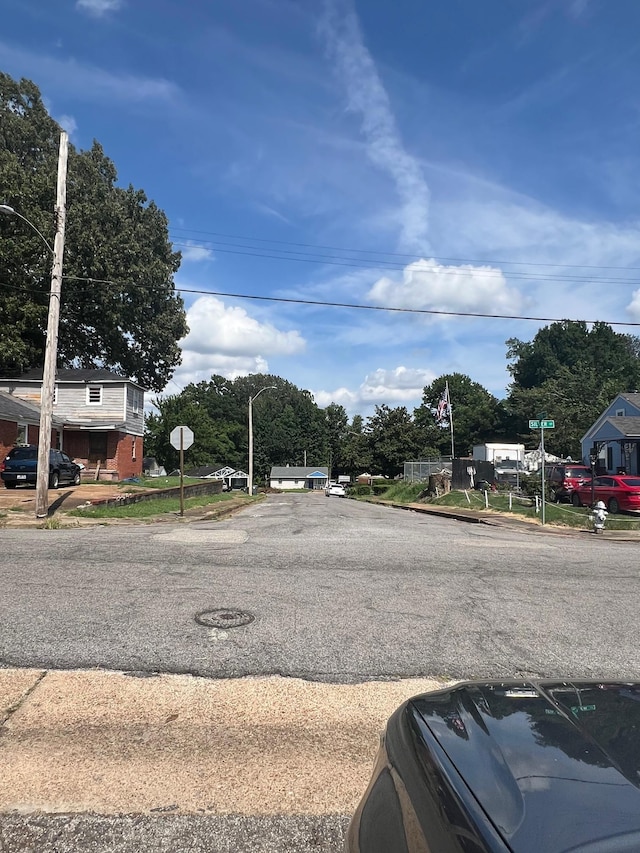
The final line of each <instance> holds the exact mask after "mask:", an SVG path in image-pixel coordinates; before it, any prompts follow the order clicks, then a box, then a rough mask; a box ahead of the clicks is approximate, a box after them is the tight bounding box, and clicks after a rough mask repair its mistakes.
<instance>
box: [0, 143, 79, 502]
mask: <svg viewBox="0 0 640 853" xmlns="http://www.w3.org/2000/svg"><path fill="white" fill-rule="evenodd" d="M68 151H69V136H68V134H67V133H66V131H64V130H63V131H61V133H60V149H59V153H58V182H57V186H56V206H55V213H56V236H55V240H54V243H53V246H51V245H50V244H49V241H48V240H47V238H46V237H45V236H44V234H42V233H41V232H40V231H39V229H38V228H36V226H35V225H34V224H33V222H31V221H30V220H29V219H27V217H26V216H23V215H22V214H21V213H18V211H17V210H14V209H13V208H12V207H11V206H10V205H8V204H1V205H0V213H4V214H7V215H9V216H17V217H18V218H19V219H22V220H23V221H24V222H26V223H27V225H29V227H30V228H32V229H33V230H34V231H35V232H36V234H37V235H38V236H39V237H40V239H41V240H42V241H43V242H44V244H45V246H46V247H47V249H49V251H50V252H51V254H52V255H53V263H52V266H51V291H50V294H49V313H48V316H47V340H46V344H45V349H44V366H43V369H42V390H41V392H40V429H39V433H38V469H37V474H36V518H46V516H47V515H48V514H49V452H50V450H51V421H52V419H53V393H54V390H55V385H56V360H57V353H58V326H59V323H60V291H61V289H62V256H63V254H64V227H65V222H66V198H67V155H68Z"/></svg>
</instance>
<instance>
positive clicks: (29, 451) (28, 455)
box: [9, 447, 36, 459]
mask: <svg viewBox="0 0 640 853" xmlns="http://www.w3.org/2000/svg"><path fill="white" fill-rule="evenodd" d="M35 457H36V451H35V449H34V448H33V447H16V448H14V449H13V450H12V451H11V453H9V459H35Z"/></svg>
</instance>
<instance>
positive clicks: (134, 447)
mask: <svg viewBox="0 0 640 853" xmlns="http://www.w3.org/2000/svg"><path fill="white" fill-rule="evenodd" d="M41 388H42V370H31V371H28V372H27V373H23V374H22V375H20V376H16V377H12V378H5V377H0V392H2V391H3V392H5V393H4V394H3V395H2V397H3V399H6V397H7V396H10V397H12V398H14V400H15V402H16V403H18V401H25V402H26V403H27V404H29V405H30V406H31V407H32V408H33V409H35V410H36V411H37V413H38V420H37V421H36V423H39V404H40V392H41ZM53 418H54V422H55V424H56V427H57V429H56V431H55V432H56V440H55V441H54V440H53V438H52V442H53V446H57V447H59V448H61V449H63V450H64V451H65V452H66V453H68V454H69V456H71V457H72V458H73V459H75V460H76V461H77V462H82V463H83V464H84V465H85V466H86V470H85V472H84V476H85V477H86V478H87V479H93V478H95V477H96V476H97V475H99V478H100V479H103V480H123V479H126V478H127V477H137V476H140V475H141V473H142V456H143V451H142V441H143V433H144V389H143V388H141V387H140V386H139V385H137V384H136V383H135V382H133V381H132V380H131V379H127V378H126V377H124V376H119V375H118V374H117V373H112V372H111V371H109V370H104V369H100V368H98V369H83V368H67V369H63V368H61V369H59V370H58V371H57V372H56V385H55V392H54V400H53ZM32 425H33V424H32V423H29V427H31V426H32ZM33 438H35V440H37V432H36V433H33V432H32V431H29V432H28V436H27V441H28V443H34V440H33Z"/></svg>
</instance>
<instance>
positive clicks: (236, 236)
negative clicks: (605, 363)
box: [170, 226, 640, 270]
mask: <svg viewBox="0 0 640 853" xmlns="http://www.w3.org/2000/svg"><path fill="white" fill-rule="evenodd" d="M170 230H171V231H174V232H175V231H184V232H186V233H187V234H208V235H209V236H212V237H224V238H225V239H228V240H248V241H250V242H254V243H273V244H277V245H282V246H298V247H301V248H306V249H326V250H328V251H332V252H359V253H362V254H367V255H386V256H387V257H398V258H414V259H415V254H410V253H408V252H381V251H379V250H378V249H356V248H353V247H346V246H326V245H322V244H319V243H295V242H293V241H289V240H273V239H271V238H266V237H248V236H247V235H241V234H225V233H222V232H220V231H203V230H198V229H188V228H179V227H177V226H174V227H172V228H171V229H170ZM180 239H188V238H184V237H183V238H180ZM201 242H207V241H201ZM430 257H431V258H432V259H433V260H435V261H445V262H447V263H456V264H492V265H494V264H495V265H496V266H507V265H511V266H536V267H553V268H556V267H559V268H564V269H592V270H640V267H621V266H610V265H596V264H556V263H549V262H543V261H498V260H487V259H483V260H477V259H476V260H473V259H470V258H449V257H442V256H435V255H430Z"/></svg>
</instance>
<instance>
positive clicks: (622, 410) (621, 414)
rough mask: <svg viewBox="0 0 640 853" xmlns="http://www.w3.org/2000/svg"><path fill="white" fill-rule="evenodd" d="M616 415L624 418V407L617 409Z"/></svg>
mask: <svg viewBox="0 0 640 853" xmlns="http://www.w3.org/2000/svg"><path fill="white" fill-rule="evenodd" d="M616 417H617V418H623V417H624V409H616Z"/></svg>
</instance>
